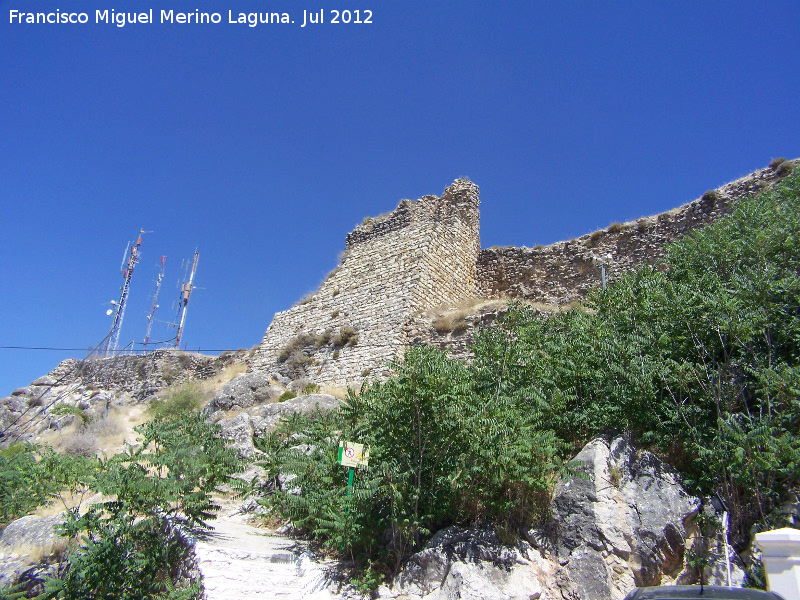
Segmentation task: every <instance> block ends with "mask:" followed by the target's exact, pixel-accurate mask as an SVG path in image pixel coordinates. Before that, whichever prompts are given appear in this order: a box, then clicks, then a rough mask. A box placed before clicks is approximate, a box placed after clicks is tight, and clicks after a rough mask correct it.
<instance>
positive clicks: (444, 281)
mask: <svg viewBox="0 0 800 600" xmlns="http://www.w3.org/2000/svg"><path fill="white" fill-rule="evenodd" d="M478 205H479V199H478V187H477V186H476V185H474V184H472V183H471V182H468V181H463V180H457V181H455V182H454V183H453V184H452V185H451V186H450V187H448V188H447V189H446V190H445V192H444V194H442V196H441V197H438V198H437V197H436V196H425V197H423V198H421V199H420V200H417V201H416V202H414V201H411V200H402V201H401V202H400V204H399V206H398V207H397V209H396V210H394V211H393V212H392V213H390V214H389V215H386V216H384V217H378V218H376V219H366V220H365V221H364V223H363V224H362V225H359V226H358V227H357V228H356V229H355V230H354V231H352V232H351V233H350V234H349V235H348V236H347V239H346V242H345V252H344V257H343V260H342V262H341V264H340V265H339V266H338V267H337V268H336V269H334V271H332V272H331V273H330V275H329V276H328V277H327V279H326V280H325V281H324V282H323V283H322V284H321V285H320V287H319V290H317V292H316V293H314V294H312V295H311V296H310V297H307V298H305V299H304V300H302V301H301V302H300V303H298V304H297V305H295V306H293V307H292V308H290V309H288V310H286V311H282V312H279V313H277V314H276V315H275V317H274V319H273V321H272V323H271V324H270V326H269V328H268V329H267V331H266V334H265V335H264V339H263V341H262V343H261V345H260V346H259V349H258V350H257V352H256V355H255V357H254V360H253V368H254V370H258V371H262V372H267V373H281V374H286V373H285V372H284V371H285V369H286V368H288V367H287V365H288V364H289V363H291V364H292V365H293V367H292V368H293V369H295V370H294V371H293V372H291V373H289V375H291V376H293V377H297V376H298V375H302V376H304V377H307V378H308V379H309V380H310V381H312V382H314V383H324V384H334V385H340V386H347V385H358V384H359V383H360V382H361V381H362V380H363V378H364V377H365V376H366V374H367V372H366V371H365V369H368V368H372V369H376V370H380V369H383V365H384V364H385V362H386V361H388V360H390V359H392V358H393V357H395V356H397V355H398V354H399V353H402V350H403V348H404V347H405V346H406V345H407V344H408V339H407V334H406V332H405V329H404V326H405V325H406V324H407V323H408V322H409V320H410V319H411V318H412V316H413V315H414V314H415V313H417V312H419V311H421V310H423V309H425V308H427V307H429V306H436V305H439V304H443V303H447V302H457V301H460V300H463V299H465V298H469V297H472V296H474V294H475V284H474V282H475V276H474V269H475V263H476V260H477V255H478V251H479V250H480V240H479V233H478V226H479V225H478V223H479V215H478ZM347 328H352V329H354V330H355V332H356V335H357V336H358V338H357V343H355V344H354V345H353V343H352V341H351V342H350V343H349V344H345V345H339V344H336V343H335V340H336V337H337V335H339V334H340V333H341V332H342V331H343V330H344V329H347ZM300 336H306V337H307V338H309V339H306V341H305V342H304V343H299V342H297V340H299V339H300ZM309 336H313V340H315V341H312V340H311V338H310V337H309ZM290 347H291V348H292V352H291V356H289V358H287V353H288V350H287V348H290ZM298 365H299V366H300V368H301V370H302V371H303V373H299V372H298V371H297V368H298ZM282 369H283V371H282ZM376 374H377V373H376Z"/></svg>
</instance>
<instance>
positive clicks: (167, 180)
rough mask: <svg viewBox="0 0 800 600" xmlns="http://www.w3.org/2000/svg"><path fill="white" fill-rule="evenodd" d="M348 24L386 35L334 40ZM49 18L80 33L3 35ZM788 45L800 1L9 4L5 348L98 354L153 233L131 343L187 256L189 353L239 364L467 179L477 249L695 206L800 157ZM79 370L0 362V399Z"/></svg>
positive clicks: (52, 356)
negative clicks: (476, 203)
mask: <svg viewBox="0 0 800 600" xmlns="http://www.w3.org/2000/svg"><path fill="white" fill-rule="evenodd" d="M343 8H347V9H350V10H352V11H354V10H356V9H357V10H360V11H361V16H362V18H363V17H364V16H365V12H364V11H365V10H371V11H372V23H371V24H353V23H350V24H338V25H337V24H332V23H330V18H331V17H332V14H333V13H332V10H333V9H343ZM56 9H59V10H60V11H61V12H70V11H75V12H85V13H87V15H88V17H89V22H88V23H87V24H83V25H80V24H74V25H71V24H39V25H35V24H33V25H31V24H17V23H14V24H11V23H9V20H10V14H11V11H12V10H16V11H21V12H29V11H34V12H43V11H55V10H56ZM97 9H101V10H105V9H115V10H117V11H120V10H124V11H133V10H135V11H147V10H149V9H153V13H154V17H155V21H156V22H155V23H151V24H134V25H130V24H129V25H126V26H125V27H122V28H120V27H117V26H115V25H113V24H105V23H99V24H97V23H95V11H96V10H97ZM161 9H167V10H169V9H172V10H175V11H194V9H199V10H200V11H207V12H218V13H219V14H220V16H221V19H222V22H221V23H220V24H216V25H213V24H211V25H205V24H203V25H197V24H183V25H181V24H177V23H176V24H171V25H170V24H161V23H159V16H160V10H161ZM320 9H323V10H324V11H325V13H324V14H325V20H326V22H325V23H324V24H319V25H308V26H306V27H305V28H303V27H301V26H300V25H301V23H302V20H303V10H308V11H318V10H320ZM229 10H230V11H232V12H233V14H234V17H235V16H236V15H237V13H238V12H245V13H248V12H257V11H265V10H266V11H278V12H287V13H289V14H290V17H291V18H292V19H294V20H295V23H294V24H268V25H258V26H257V27H254V28H251V27H248V26H247V25H241V24H229V23H228V22H227V21H228V18H229V17H228V11H229ZM798 23H800V2H797V0H772V1H770V2H733V1H725V2H722V1H703V2H700V1H696V2H678V1H670V2H589V1H586V2H571V1H567V2H486V1H483V2H452V1H445V0H438V1H432V0H431V1H424V2H423V1H402V2H401V1H395V0H392V1H387V0H383V1H380V2H362V1H360V0H355V1H352V2H328V1H327V0H326V1H321V0H309V1H308V2H301V1H299V0H295V1H291V2H285V1H284V2H281V1H270V2H256V1H251V0H198V1H196V2H189V1H188V0H181V1H179V0H161V1H160V2H155V1H154V0H152V1H151V0H135V1H132V0H131V1H116V2H111V1H108V0H63V1H61V2H58V1H56V0H0V94H1V97H2V104H0V208H2V212H0V215H1V216H0V218H1V219H2V224H3V228H2V229H3V239H2V243H0V317H1V318H0V346H46V347H67V348H88V347H90V346H92V345H94V344H96V343H97V342H99V341H100V340H101V339H102V338H103V337H104V336H105V334H106V333H107V331H108V329H109V327H110V325H111V321H110V318H108V317H106V315H105V311H106V309H107V308H108V304H107V303H108V302H109V301H110V300H111V299H114V298H117V297H118V295H119V288H120V285H121V284H122V277H121V275H120V274H119V272H118V268H119V265H120V262H121V259H122V254H123V251H124V249H125V245H126V243H127V242H128V241H129V240H131V239H134V238H135V236H136V233H137V231H138V230H139V229H140V228H143V229H145V230H148V231H152V232H153V233H148V234H146V235H145V236H144V242H143V245H142V261H141V263H140V265H139V267H137V271H136V273H135V275H134V278H133V286H132V291H131V295H130V301H129V306H128V310H127V313H126V316H125V321H124V324H123V327H122V334H121V337H120V340H121V343H122V344H123V345H124V344H127V343H130V342H133V341H136V342H137V343H140V342H141V341H142V340H143V338H144V333H145V328H146V319H145V316H146V314H147V313H148V311H149V308H150V302H151V298H152V294H153V291H154V287H155V283H154V282H155V278H156V273H157V264H158V261H159V258H160V256H161V255H162V254H163V255H167V270H166V279H165V283H164V287H163V289H162V295H161V302H160V304H161V307H162V308H161V309H160V310H159V312H158V313H157V314H156V318H157V319H162V320H165V321H167V320H172V319H173V317H174V314H175V312H174V310H173V309H172V308H171V307H172V305H173V303H174V301H175V300H176V299H177V296H178V292H177V287H176V286H177V282H178V280H179V279H180V278H181V276H182V274H183V272H182V270H181V269H180V264H181V261H182V260H184V259H188V258H190V257H191V256H192V254H193V252H194V250H195V248H197V249H198V250H199V252H200V261H199V267H198V272H197V279H196V285H197V286H198V288H201V289H197V290H196V291H195V293H194V295H193V296H192V301H191V304H190V306H189V312H188V316H187V323H186V331H185V335H184V341H185V342H186V345H187V347H188V348H189V349H197V348H203V349H224V348H239V347H251V346H253V345H254V344H257V343H258V342H259V341H260V339H261V337H262V335H263V333H264V331H265V329H266V327H267V326H268V325H269V323H270V320H271V319H272V315H273V314H274V313H275V312H276V311H279V310H283V309H285V308H287V307H289V306H290V305H291V303H292V302H293V301H294V300H296V299H297V298H299V297H300V296H302V295H303V294H304V293H305V292H308V291H310V290H312V289H315V288H316V287H317V285H318V284H319V283H320V281H321V280H322V279H323V278H324V277H325V274H326V273H327V272H328V271H329V270H330V269H331V268H333V267H334V266H335V264H336V261H337V254H338V253H339V252H340V251H341V250H342V249H343V247H344V238H345V235H346V234H347V232H348V231H350V230H351V229H352V228H353V226H354V225H355V224H357V223H359V222H361V220H362V219H363V217H365V216H367V215H375V214H379V213H381V212H385V211H388V210H392V209H393V208H394V207H395V206H396V205H397V202H398V201H399V200H400V199H401V198H412V199H415V198H418V197H420V196H422V195H424V194H430V193H433V194H440V193H441V192H442V190H443V189H444V188H445V187H446V186H447V185H449V184H450V183H451V182H452V181H453V180H454V179H455V178H457V177H459V176H469V177H470V178H471V179H472V180H473V181H474V182H476V183H477V184H478V185H479V186H480V188H481V201H482V207H481V212H482V230H481V237H482V245H483V246H484V247H488V246H492V245H527V246H533V245H535V244H547V243H550V242H554V241H557V240H561V239H567V238H571V237H574V236H578V235H581V234H584V233H587V232H589V231H592V230H594V229H597V228H600V227H604V226H606V225H608V224H609V223H611V222H613V221H624V220H628V219H632V218H637V217H639V216H643V215H647V214H654V213H657V212H660V211H663V210H666V209H669V208H672V207H674V206H677V205H679V204H682V203H684V202H687V201H690V200H692V199H694V198H696V197H698V196H700V195H701V194H702V193H703V192H704V191H705V190H706V189H709V188H712V187H716V186H718V185H720V184H723V183H725V182H727V181H729V180H732V179H735V178H737V177H739V176H741V175H744V174H746V173H748V172H750V171H752V170H754V169H756V168H760V167H763V166H765V165H766V164H767V163H768V162H769V161H770V159H772V158H774V157H778V156H787V157H796V156H798V155H800V119H798V117H799V116H800V115H799V114H798V113H799V112H800V110H798V106H799V105H798V99H799V98H800V66H799V65H798V62H800V28H798V26H797V25H798ZM172 335H173V332H171V331H169V330H168V329H167V327H166V326H165V325H163V324H157V326H156V327H154V337H155V338H156V339H165V338H167V337H171V336H172ZM69 356H74V357H82V356H83V353H82V352H79V351H72V352H54V351H32V350H31V351H29V350H0V395H4V394H7V393H9V392H11V390H12V389H14V388H15V387H18V386H21V385H25V384H27V383H28V382H30V381H31V380H33V379H35V378H36V377H38V376H40V375H42V374H44V373H46V372H48V371H49V370H51V369H52V368H53V367H55V366H56V364H57V363H58V361H59V360H61V359H63V358H67V357H69Z"/></svg>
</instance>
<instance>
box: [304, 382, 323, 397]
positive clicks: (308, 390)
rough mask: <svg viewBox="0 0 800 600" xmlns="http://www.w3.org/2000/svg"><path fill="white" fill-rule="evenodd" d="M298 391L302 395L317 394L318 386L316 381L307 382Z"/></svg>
mask: <svg viewBox="0 0 800 600" xmlns="http://www.w3.org/2000/svg"><path fill="white" fill-rule="evenodd" d="M300 393H301V394H302V395H303V396H307V395H308V394H319V386H318V385H317V384H316V383H307V384H305V385H304V386H303V389H302V390H300Z"/></svg>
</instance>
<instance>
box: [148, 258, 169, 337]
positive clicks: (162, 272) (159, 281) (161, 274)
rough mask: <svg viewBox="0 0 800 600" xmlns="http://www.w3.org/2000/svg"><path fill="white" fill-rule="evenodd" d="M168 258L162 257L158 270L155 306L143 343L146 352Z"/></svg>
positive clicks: (154, 297) (151, 311) (154, 298)
mask: <svg viewBox="0 0 800 600" xmlns="http://www.w3.org/2000/svg"><path fill="white" fill-rule="evenodd" d="M166 260H167V257H166V256H162V257H161V269H160V270H159V271H158V279H157V280H156V293H155V294H153V306H152V308H151V309H150V314H149V315H147V333H146V334H145V336H144V344H143V348H144V351H145V352H147V344H148V342H149V341H150V330H151V329H152V328H153V318H154V317H155V315H156V309H157V308H158V292H160V291H161V281H162V280H163V279H164V263H165V262H166Z"/></svg>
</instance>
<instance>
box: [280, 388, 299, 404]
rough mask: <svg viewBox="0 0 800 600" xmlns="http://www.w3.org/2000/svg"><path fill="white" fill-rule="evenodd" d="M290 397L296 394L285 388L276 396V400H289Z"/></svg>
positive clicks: (294, 396) (295, 396)
mask: <svg viewBox="0 0 800 600" xmlns="http://www.w3.org/2000/svg"><path fill="white" fill-rule="evenodd" d="M292 398H297V394H295V393H294V392H292V391H290V390H286V391H285V392H283V393H282V394H281V395H280V396H278V402H285V401H286V400H291V399H292Z"/></svg>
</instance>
